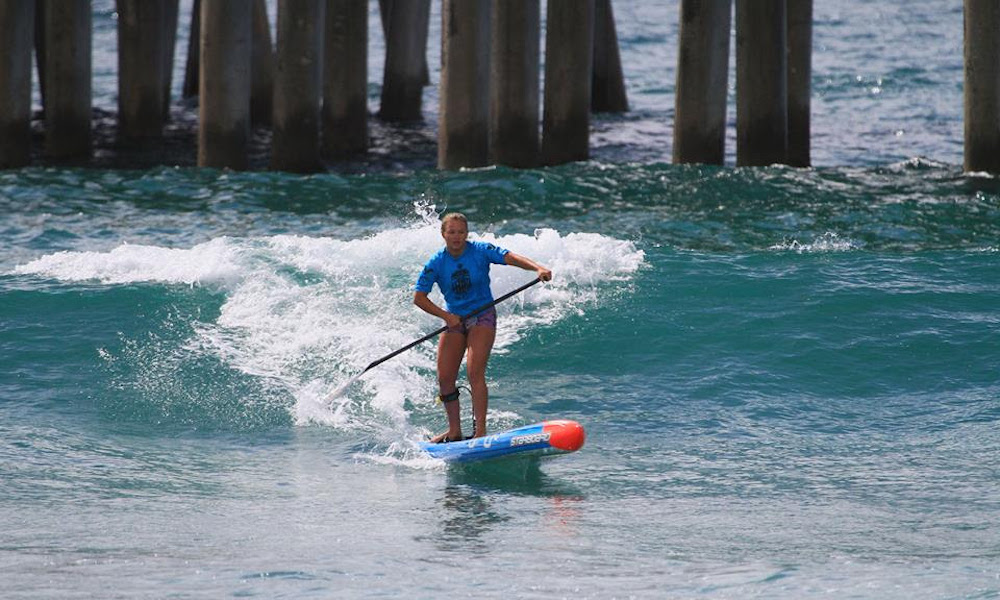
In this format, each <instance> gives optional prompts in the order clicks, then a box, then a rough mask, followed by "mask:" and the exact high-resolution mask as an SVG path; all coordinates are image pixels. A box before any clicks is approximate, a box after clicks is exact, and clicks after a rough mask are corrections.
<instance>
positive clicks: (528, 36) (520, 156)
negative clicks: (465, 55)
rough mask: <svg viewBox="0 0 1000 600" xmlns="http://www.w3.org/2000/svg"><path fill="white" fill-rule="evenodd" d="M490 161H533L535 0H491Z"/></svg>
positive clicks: (537, 4) (529, 163)
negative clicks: (511, 0) (516, 0)
mask: <svg viewBox="0 0 1000 600" xmlns="http://www.w3.org/2000/svg"><path fill="white" fill-rule="evenodd" d="M490 27H491V29H492V33H491V35H490V37H491V40H492V42H491V43H492V50H491V52H490V152H489V154H490V162H491V163H493V164H499V165H508V166H511V167H522V168H523V167H534V166H537V165H538V152H539V144H540V142H539V122H538V117H539V111H538V92H539V89H538V88H539V75H540V73H539V59H540V57H541V3H540V2H539V0H523V1H518V2H502V1H501V2H494V3H493V12H492V15H491V17H490Z"/></svg>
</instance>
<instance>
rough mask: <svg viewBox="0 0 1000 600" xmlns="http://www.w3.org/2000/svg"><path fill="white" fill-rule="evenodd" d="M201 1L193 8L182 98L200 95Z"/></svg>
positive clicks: (196, 0) (197, 1)
mask: <svg viewBox="0 0 1000 600" xmlns="http://www.w3.org/2000/svg"><path fill="white" fill-rule="evenodd" d="M200 55H201V0H194V2H193V3H192V7H191V31H190V35H189V37H188V47H187V61H186V62H185V63H184V85H183V87H182V88H181V97H182V98H194V97H195V96H197V95H198V71H199V68H198V62H199V60H200V58H201V56H200Z"/></svg>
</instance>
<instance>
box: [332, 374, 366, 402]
mask: <svg viewBox="0 0 1000 600" xmlns="http://www.w3.org/2000/svg"><path fill="white" fill-rule="evenodd" d="M362 374H363V373H358V374H357V375H355V376H354V377H351V378H350V379H348V380H347V381H345V382H344V383H342V384H340V386H339V387H338V388H337V389H335V390H333V392H332V393H331V394H330V395H329V396H327V397H326V402H325V404H327V405H330V404H332V403H333V401H334V400H336V399H337V398H340V397H341V396H343V395H344V394H345V393H346V392H347V388H349V387H351V385H352V384H353V383H354V382H355V381H357V380H358V379H359V378H360V377H361V375H362Z"/></svg>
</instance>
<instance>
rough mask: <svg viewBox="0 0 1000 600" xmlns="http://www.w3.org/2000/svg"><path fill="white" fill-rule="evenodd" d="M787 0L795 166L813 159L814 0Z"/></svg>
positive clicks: (792, 161) (790, 135)
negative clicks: (811, 129) (810, 147)
mask: <svg viewBox="0 0 1000 600" xmlns="http://www.w3.org/2000/svg"><path fill="white" fill-rule="evenodd" d="M787 3H788V157H787V160H786V162H787V163H788V164H789V165H791V166H793V167H808V166H809V165H810V163H811V157H810V152H809V146H810V140H809V138H810V115H809V111H810V105H811V98H810V97H811V95H812V15H813V0H787Z"/></svg>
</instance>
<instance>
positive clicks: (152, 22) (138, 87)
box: [116, 0, 167, 140]
mask: <svg viewBox="0 0 1000 600" xmlns="http://www.w3.org/2000/svg"><path fill="white" fill-rule="evenodd" d="M116 4H117V9H118V135H119V136H120V137H121V138H123V139H131V140H134V139H143V138H157V137H160V136H162V134H163V115H164V113H165V108H164V96H163V82H164V80H165V78H166V74H165V73H164V70H165V66H166V64H167V61H166V59H165V56H164V55H165V52H166V39H165V33H166V29H165V27H164V21H165V20H166V12H167V6H166V4H167V2H166V0H117V3H116Z"/></svg>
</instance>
